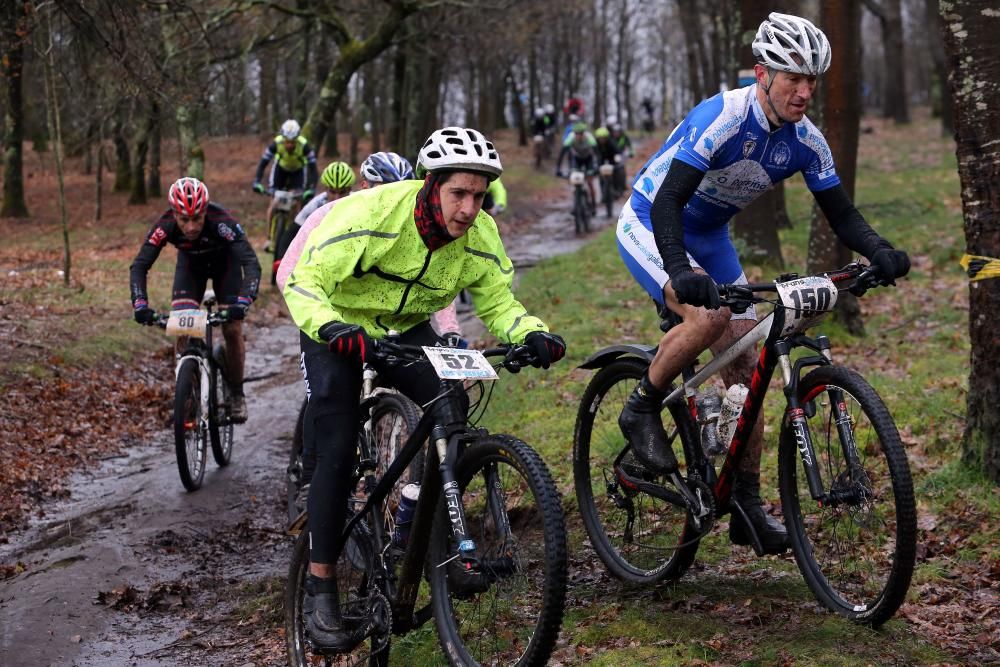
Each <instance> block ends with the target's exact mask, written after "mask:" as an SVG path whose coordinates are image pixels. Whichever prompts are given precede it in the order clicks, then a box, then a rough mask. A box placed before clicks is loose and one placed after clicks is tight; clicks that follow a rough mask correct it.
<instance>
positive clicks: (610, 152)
mask: <svg viewBox="0 0 1000 667" xmlns="http://www.w3.org/2000/svg"><path fill="white" fill-rule="evenodd" d="M594 139H596V140H597V157H598V164H610V165H612V166H613V167H614V168H615V170H614V172H613V175H612V177H611V185H612V190H613V191H614V193H615V197H617V196H618V195H619V194H621V193H622V192H625V161H624V159H623V158H622V152H621V149H620V148H618V143H617V142H615V141H614V140H613V139H612V138H611V132H610V131H609V130H608V128H606V127H599V128H597V129H596V130H594Z"/></svg>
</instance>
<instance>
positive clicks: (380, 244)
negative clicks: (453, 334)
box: [283, 180, 548, 343]
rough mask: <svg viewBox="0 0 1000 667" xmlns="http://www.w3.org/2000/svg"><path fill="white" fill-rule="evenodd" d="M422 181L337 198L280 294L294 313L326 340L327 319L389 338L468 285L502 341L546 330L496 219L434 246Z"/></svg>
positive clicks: (485, 218)
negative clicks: (521, 294)
mask: <svg viewBox="0 0 1000 667" xmlns="http://www.w3.org/2000/svg"><path fill="white" fill-rule="evenodd" d="M422 185H423V182H422V181H413V180H409V181H400V182H398V183H390V184H388V185H383V186H381V187H378V188H373V189H370V190H363V191H361V192H356V193H354V194H352V195H351V196H350V197H347V198H345V199H343V200H338V202H337V205H336V206H334V207H332V208H331V209H330V211H329V213H327V214H326V217H325V218H324V219H323V221H322V222H321V223H320V224H319V226H318V227H316V229H314V230H313V231H312V233H311V234H310V235H309V238H308V240H307V242H306V246H305V250H304V251H303V252H302V255H301V257H300V258H299V261H298V262H297V263H296V265H295V268H294V269H293V270H292V273H291V275H290V276H289V277H288V282H287V284H286V285H285V289H284V291H283V294H284V297H285V302H286V304H287V305H288V311H289V312H290V313H291V315H292V319H294V320H295V323H296V324H297V325H298V327H299V328H300V329H302V330H303V331H304V332H305V333H306V334H307V335H308V336H309V337H310V338H312V339H314V340H317V341H319V340H320V338H319V329H320V327H322V326H323V325H324V324H326V323H327V322H332V321H337V322H350V323H353V324H359V325H361V326H363V327H364V328H365V331H367V332H368V334H369V335H371V336H373V337H375V338H382V337H383V336H385V335H386V333H387V332H388V331H389V330H394V331H399V332H404V331H407V330H409V329H411V328H412V327H414V326H416V325H417V324H420V323H421V322H425V321H426V320H427V319H428V316H429V315H430V314H431V313H434V312H437V311H439V310H441V309H442V308H444V307H445V306H447V305H448V304H449V303H451V302H452V300H453V299H454V298H455V296H457V295H458V293H459V292H460V291H461V290H462V289H463V288H466V289H468V290H469V294H470V295H471V296H472V300H473V303H474V305H475V308H476V314H477V315H479V317H480V319H482V320H483V323H484V324H485V325H486V327H487V328H488V329H489V330H490V331H491V332H492V333H493V335H495V336H496V337H497V338H498V339H500V340H501V341H503V342H511V343H522V342H523V341H524V337H525V336H526V335H527V334H528V333H530V332H532V331H548V328H547V327H546V326H545V324H544V323H543V322H542V321H541V320H539V319H538V318H536V317H532V316H530V315H528V314H527V312H526V311H525V309H524V306H522V305H521V304H520V303H519V302H518V301H517V299H515V298H514V295H513V293H511V282H512V280H513V278H514V265H513V264H512V263H511V261H510V259H509V258H508V257H507V254H506V253H505V252H504V249H503V244H502V243H501V241H500V235H499V233H498V232H497V227H496V223H494V222H493V218H491V217H490V216H489V215H488V214H486V213H485V212H482V211H480V213H479V215H478V217H477V218H476V220H475V222H474V223H473V224H472V226H471V227H470V228H469V231H468V232H466V234H465V235H463V236H462V237H461V238H459V239H456V240H454V241H452V242H451V243H449V244H447V245H445V246H443V247H441V248H438V249H437V250H435V251H434V252H431V251H430V250H428V249H427V246H426V245H424V242H423V240H422V239H421V238H420V234H419V233H418V231H417V227H416V224H415V223H414V221H413V209H414V206H415V204H416V196H417V192H418V191H419V190H420V188H421V186H422Z"/></svg>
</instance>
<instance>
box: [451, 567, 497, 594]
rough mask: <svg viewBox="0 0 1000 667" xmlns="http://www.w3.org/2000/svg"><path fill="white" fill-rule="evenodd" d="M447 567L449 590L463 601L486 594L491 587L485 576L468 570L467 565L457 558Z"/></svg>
mask: <svg viewBox="0 0 1000 667" xmlns="http://www.w3.org/2000/svg"><path fill="white" fill-rule="evenodd" d="M447 567H448V590H450V591H451V593H452V594H453V595H454V596H455V597H457V598H459V599H461V600H466V599H468V598H471V597H472V596H474V595H477V594H479V593H484V592H486V591H487V590H488V589H489V587H490V582H489V579H488V578H487V577H486V576H485V575H484V574H482V573H481V572H473V571H471V570H468V569H466V567H465V564H464V563H462V562H460V561H459V560H458V559H457V558H456V559H455V560H453V561H451V562H450V563H448V566H447Z"/></svg>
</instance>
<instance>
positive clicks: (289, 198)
mask: <svg viewBox="0 0 1000 667" xmlns="http://www.w3.org/2000/svg"><path fill="white" fill-rule="evenodd" d="M294 204H295V193H294V192H291V191H289V190H275V191H274V210H275V211H291V210H292V206H293V205H294Z"/></svg>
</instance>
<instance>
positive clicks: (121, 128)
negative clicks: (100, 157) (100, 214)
mask: <svg viewBox="0 0 1000 667" xmlns="http://www.w3.org/2000/svg"><path fill="white" fill-rule="evenodd" d="M111 141H112V142H113V143H114V145H115V184H114V185H113V186H111V191H112V192H126V191H128V190H129V189H130V188H129V179H131V178H132V165H131V161H130V159H129V152H128V141H127V140H126V139H125V104H124V102H119V103H118V108H117V109H115V122H114V126H113V127H112V129H111Z"/></svg>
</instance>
